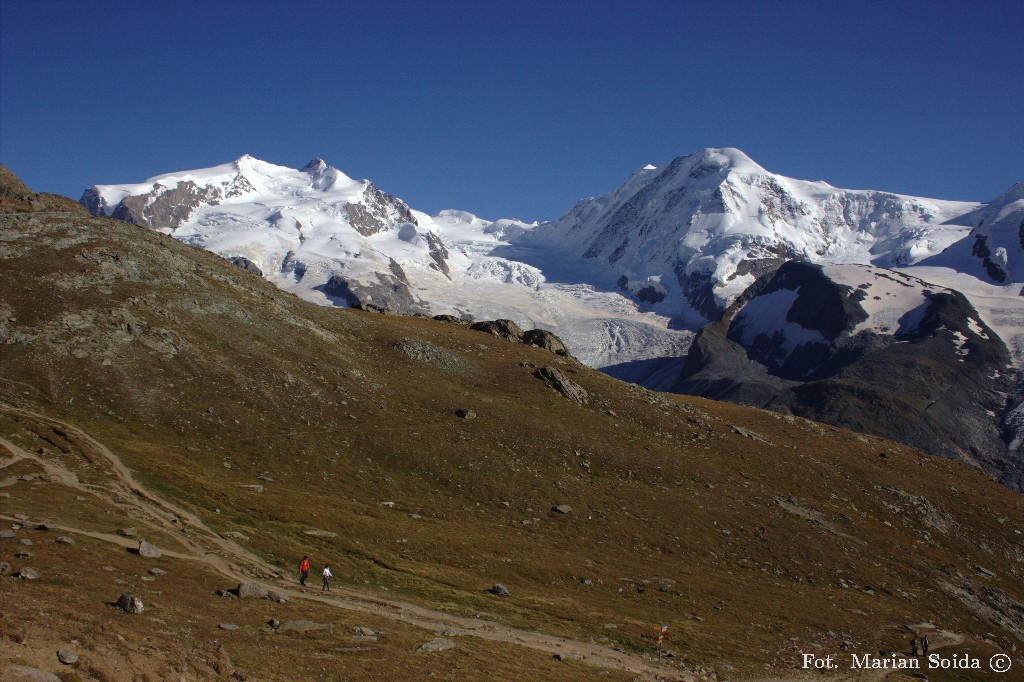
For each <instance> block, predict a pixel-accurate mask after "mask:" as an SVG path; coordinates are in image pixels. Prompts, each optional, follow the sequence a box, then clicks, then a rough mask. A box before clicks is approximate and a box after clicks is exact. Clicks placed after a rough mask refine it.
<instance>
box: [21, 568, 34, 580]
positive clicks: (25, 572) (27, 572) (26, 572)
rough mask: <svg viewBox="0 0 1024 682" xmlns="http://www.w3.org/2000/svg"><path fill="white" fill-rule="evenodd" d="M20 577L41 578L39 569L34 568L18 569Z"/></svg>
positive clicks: (27, 578)
mask: <svg viewBox="0 0 1024 682" xmlns="http://www.w3.org/2000/svg"><path fill="white" fill-rule="evenodd" d="M18 577H19V578H21V579H22V580H39V571H37V570H36V569H34V568H28V567H26V568H21V569H18Z"/></svg>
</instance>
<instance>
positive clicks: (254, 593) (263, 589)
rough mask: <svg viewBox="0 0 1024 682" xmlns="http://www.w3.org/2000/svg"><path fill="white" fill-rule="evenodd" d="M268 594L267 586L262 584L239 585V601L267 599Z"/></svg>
mask: <svg viewBox="0 0 1024 682" xmlns="http://www.w3.org/2000/svg"><path fill="white" fill-rule="evenodd" d="M268 594H269V590H267V586H266V585H261V584H260V583H240V584H239V585H238V597H239V599H266V598H267V595H268Z"/></svg>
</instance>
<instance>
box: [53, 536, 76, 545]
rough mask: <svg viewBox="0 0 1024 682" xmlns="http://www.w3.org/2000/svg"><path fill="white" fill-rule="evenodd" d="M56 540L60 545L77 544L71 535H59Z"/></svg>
mask: <svg viewBox="0 0 1024 682" xmlns="http://www.w3.org/2000/svg"><path fill="white" fill-rule="evenodd" d="M54 542H56V543H57V544H59V545H73V544H75V540H74V538H72V537H69V536H67V535H61V536H59V537H57V538H56V539H54Z"/></svg>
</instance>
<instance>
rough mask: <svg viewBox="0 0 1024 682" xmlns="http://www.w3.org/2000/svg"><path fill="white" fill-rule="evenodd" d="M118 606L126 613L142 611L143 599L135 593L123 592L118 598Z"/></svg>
mask: <svg viewBox="0 0 1024 682" xmlns="http://www.w3.org/2000/svg"><path fill="white" fill-rule="evenodd" d="M117 608H119V609H121V610H122V611H124V612H125V613H142V610H143V608H145V607H144V606H143V605H142V600H141V599H139V598H138V597H136V596H135V595H133V594H127V593H125V594H122V595H121V596H120V597H118V598H117Z"/></svg>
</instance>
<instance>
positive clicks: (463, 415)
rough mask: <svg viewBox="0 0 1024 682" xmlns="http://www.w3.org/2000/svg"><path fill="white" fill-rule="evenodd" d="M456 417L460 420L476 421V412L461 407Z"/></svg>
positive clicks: (456, 411)
mask: <svg viewBox="0 0 1024 682" xmlns="http://www.w3.org/2000/svg"><path fill="white" fill-rule="evenodd" d="M455 416H456V417H458V418H459V419H476V411H475V410H470V409H467V408H465V407H460V408H459V409H457V410H455Z"/></svg>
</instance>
